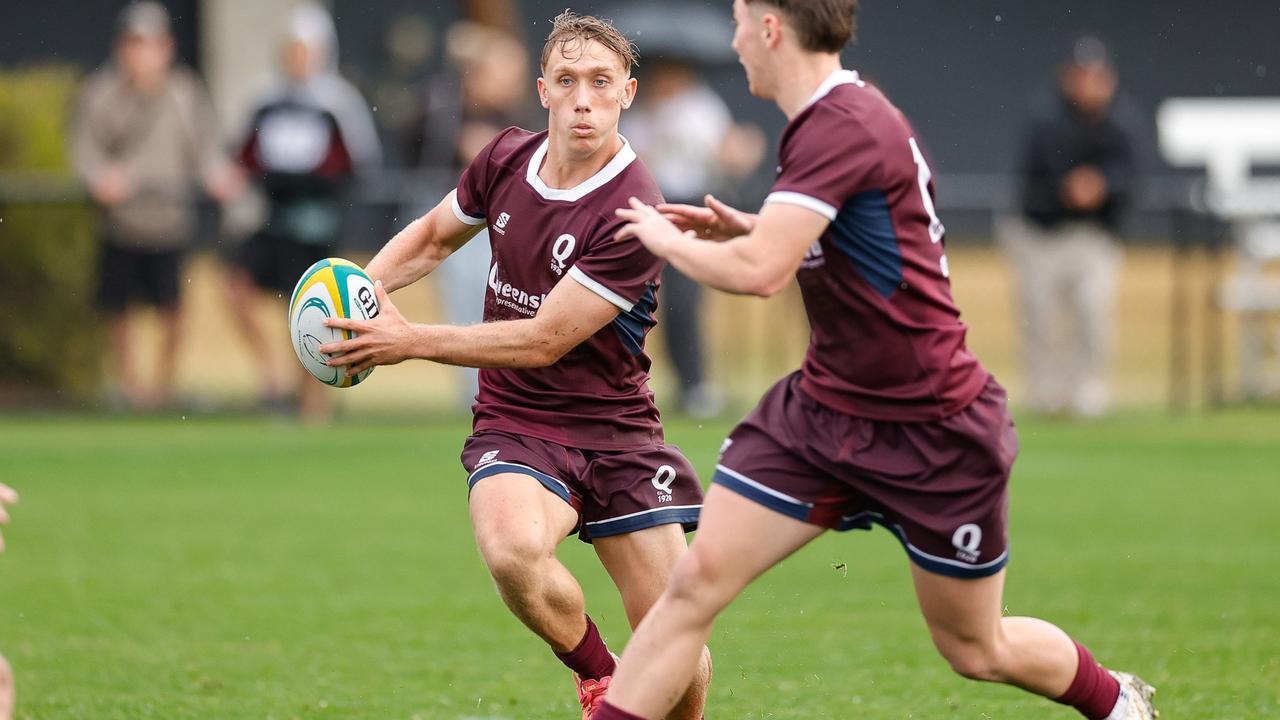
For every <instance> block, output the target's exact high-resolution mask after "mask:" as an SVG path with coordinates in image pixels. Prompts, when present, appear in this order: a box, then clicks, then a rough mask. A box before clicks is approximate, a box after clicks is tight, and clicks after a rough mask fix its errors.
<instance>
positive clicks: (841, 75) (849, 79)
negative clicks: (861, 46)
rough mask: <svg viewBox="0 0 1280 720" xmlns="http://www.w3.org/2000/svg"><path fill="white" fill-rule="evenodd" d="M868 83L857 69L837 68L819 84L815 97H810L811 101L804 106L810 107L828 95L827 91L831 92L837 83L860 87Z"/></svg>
mask: <svg viewBox="0 0 1280 720" xmlns="http://www.w3.org/2000/svg"><path fill="white" fill-rule="evenodd" d="M866 84H867V83H866V82H865V81H863V80H862V78H860V77H858V71H857V70H836V71H835V72H833V73H831V74H830V75H828V76H827V79H826V80H823V81H822V84H821V85H819V86H818V91H817V92H815V93H814V94H813V97H811V98H809V102H807V103H805V105H804V106H805V107H809V106H810V105H812V104H814V103H816V102H818V101H819V100H821V99H822V98H824V97H826V96H827V93H829V92H831V91H832V90H833V89H834V88H835V87H836V86H837V85H857V86H858V87H864V86H866Z"/></svg>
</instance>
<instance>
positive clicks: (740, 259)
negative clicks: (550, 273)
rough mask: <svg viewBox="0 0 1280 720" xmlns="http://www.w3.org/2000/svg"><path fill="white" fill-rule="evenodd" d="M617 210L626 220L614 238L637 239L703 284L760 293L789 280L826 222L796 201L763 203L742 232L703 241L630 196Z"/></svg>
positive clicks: (774, 289) (771, 291)
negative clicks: (741, 233) (721, 240)
mask: <svg viewBox="0 0 1280 720" xmlns="http://www.w3.org/2000/svg"><path fill="white" fill-rule="evenodd" d="M617 213H618V217H620V218H622V219H623V220H626V221H627V223H628V224H627V225H626V226H625V227H623V228H622V230H620V231H619V232H618V234H617V237H618V238H619V239H624V238H628V237H635V238H638V239H639V240H640V242H642V243H644V246H645V247H646V248H648V249H649V252H651V253H653V254H654V255H657V256H658V257H660V258H663V259H665V260H666V261H667V262H669V263H671V265H672V266H673V267H675V269H677V270H679V271H680V272H682V273H684V274H685V275H687V276H689V277H691V278H693V279H694V280H697V281H698V282H700V283H702V284H704V285H710V286H711V287H713V288H716V289H718V290H724V291H725V292H731V293H737V294H739V295H758V296H760V297H768V296H770V295H773V294H774V293H777V292H778V291H780V290H782V288H784V287H786V286H787V283H789V282H791V278H792V276H794V275H795V274H796V270H798V269H799V268H800V263H801V262H802V261H803V260H804V256H805V253H807V252H808V251H809V248H810V247H812V246H813V244H814V243H815V242H817V241H818V238H820V237H821V236H822V233H823V231H825V230H826V229H827V225H829V224H830V221H829V220H827V218H826V217H825V216H823V215H821V214H819V213H817V212H814V211H813V210H809V209H807V208H804V207H801V206H799V205H787V204H782V203H767V204H766V205H765V206H764V208H763V209H762V210H761V211H760V214H759V215H757V216H755V223H754V225H753V227H752V228H751V230H750V231H749V232H747V233H746V234H745V235H739V236H737V237H734V238H731V239H729V240H726V241H724V242H707V241H705V240H702V239H699V238H698V237H697V236H696V235H695V233H694V232H693V230H692V229H691V230H686V231H684V232H681V231H680V229H679V228H678V227H677V226H676V225H674V224H673V223H672V222H671V221H670V220H668V219H667V218H666V217H663V215H662V214H661V213H659V212H658V210H657V209H656V208H653V207H651V206H649V205H646V204H644V203H643V202H640V201H639V200H637V199H635V198H632V199H631V207H630V208H621V209H619V210H618V211H617Z"/></svg>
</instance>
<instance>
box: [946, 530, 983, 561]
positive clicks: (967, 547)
mask: <svg viewBox="0 0 1280 720" xmlns="http://www.w3.org/2000/svg"><path fill="white" fill-rule="evenodd" d="M951 544H952V545H954V546H955V547H956V557H958V558H960V559H961V560H964V561H965V562H977V561H978V555H979V552H978V547H979V546H980V545H982V528H980V527H978V526H977V525H974V524H973V523H967V524H965V525H961V526H960V527H958V528H956V531H955V534H954V535H952V536H951Z"/></svg>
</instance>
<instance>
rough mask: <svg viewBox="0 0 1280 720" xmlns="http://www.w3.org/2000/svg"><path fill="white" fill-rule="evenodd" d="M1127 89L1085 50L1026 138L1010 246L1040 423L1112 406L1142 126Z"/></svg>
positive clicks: (1099, 47) (1084, 41)
mask: <svg viewBox="0 0 1280 720" xmlns="http://www.w3.org/2000/svg"><path fill="white" fill-rule="evenodd" d="M1116 85H1117V76H1116V71H1115V68H1114V66H1113V65H1112V62H1111V58H1110V56H1109V53H1108V52H1107V48H1106V46H1105V45H1103V44H1102V42H1101V41H1100V40H1098V39H1097V38H1094V37H1084V38H1081V39H1079V40H1077V41H1076V43H1075V46H1074V49H1073V51H1072V55H1071V58H1070V60H1069V61H1068V62H1067V63H1066V64H1065V65H1064V66H1063V68H1062V70H1061V72H1060V75H1059V78H1058V87H1057V88H1056V92H1055V93H1053V94H1052V95H1049V96H1046V97H1041V98H1038V99H1037V100H1038V101H1037V103H1036V105H1035V107H1034V110H1033V113H1032V116H1031V119H1030V121H1029V123H1028V126H1027V129H1026V133H1025V136H1024V141H1023V146H1022V150H1021V161H1020V165H1019V171H1018V172H1019V176H1020V177H1019V179H1020V186H1021V190H1022V198H1021V204H1022V207H1021V210H1022V213H1021V215H1022V217H1021V218H1019V219H1017V220H1011V221H1010V222H1009V225H1008V226H1007V227H1004V228H1002V229H1001V232H1000V235H1001V241H1002V243H1003V244H1004V245H1005V246H1006V249H1007V251H1008V253H1009V256H1010V259H1011V260H1012V262H1013V266H1014V271H1015V273H1016V275H1017V280H1018V285H1019V292H1020V296H1021V297H1020V299H1021V307H1022V312H1023V318H1022V322H1021V323H1020V328H1021V331H1022V344H1023V347H1022V351H1023V360H1024V367H1025V380H1024V382H1025V383H1026V386H1027V392H1026V395H1025V396H1024V397H1025V402H1026V403H1027V405H1028V406H1029V409H1031V410H1033V411H1038V412H1043V413H1047V414H1058V413H1067V414H1072V415H1078V416H1085V417H1090V416H1096V415H1099V414H1102V413H1103V412H1105V411H1106V409H1107V406H1108V391H1107V385H1106V369H1107V355H1108V351H1109V344H1110V343H1109V335H1110V327H1109V319H1108V315H1109V312H1110V309H1111V305H1112V302H1113V299H1114V294H1115V284H1116V279H1117V275H1118V272H1119V269H1120V261H1121V252H1120V248H1119V245H1118V241H1117V235H1118V233H1119V231H1120V228H1121V221H1122V219H1123V216H1124V213H1125V211H1126V210H1127V209H1128V208H1129V206H1130V204H1131V202H1132V198H1133V193H1134V182H1135V175H1136V169H1135V162H1136V158H1135V147H1134V135H1135V134H1134V132H1133V131H1132V129H1131V128H1132V127H1133V123H1132V122H1130V121H1129V120H1128V119H1127V111H1126V110H1125V109H1124V108H1122V107H1121V106H1120V103H1118V102H1117V99H1116ZM1059 315H1066V316H1068V317H1069V319H1070V320H1071V322H1070V323H1061V322H1057V319H1058V316H1059Z"/></svg>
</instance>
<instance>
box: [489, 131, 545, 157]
mask: <svg viewBox="0 0 1280 720" xmlns="http://www.w3.org/2000/svg"><path fill="white" fill-rule="evenodd" d="M546 139H547V131H546V130H543V131H541V132H532V131H530V130H525V129H524V128H522V127H516V126H514V125H512V126H511V127H509V128H506V129H505V130H502V131H501V132H499V133H498V134H497V135H494V136H493V139H492V140H490V141H489V162H490V163H492V164H494V165H499V166H504V167H509V166H514V165H518V164H520V162H521V161H522V160H524V159H527V158H528V157H530V156H532V155H533V154H534V153H535V152H537V150H538V148H539V147H541V145H542V143H543V142H545V141H546Z"/></svg>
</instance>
